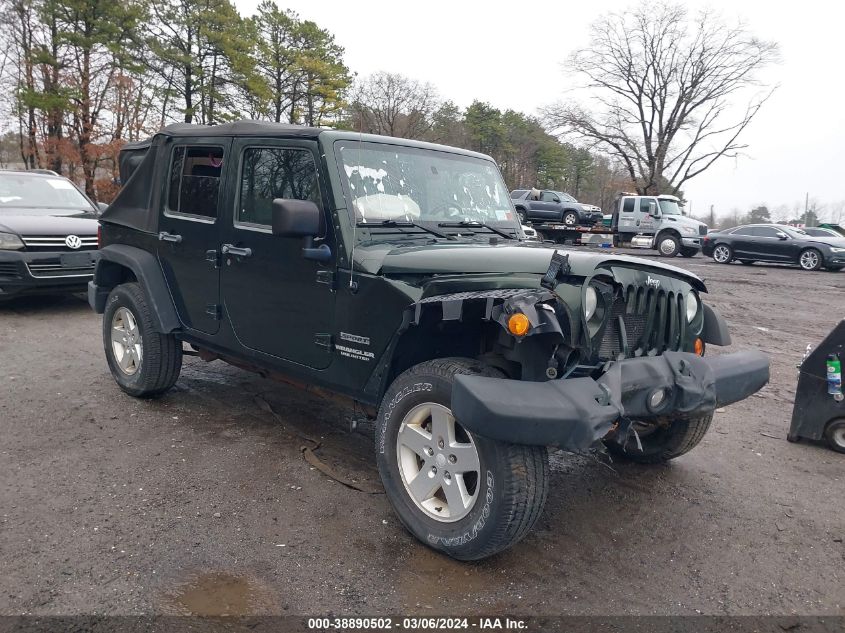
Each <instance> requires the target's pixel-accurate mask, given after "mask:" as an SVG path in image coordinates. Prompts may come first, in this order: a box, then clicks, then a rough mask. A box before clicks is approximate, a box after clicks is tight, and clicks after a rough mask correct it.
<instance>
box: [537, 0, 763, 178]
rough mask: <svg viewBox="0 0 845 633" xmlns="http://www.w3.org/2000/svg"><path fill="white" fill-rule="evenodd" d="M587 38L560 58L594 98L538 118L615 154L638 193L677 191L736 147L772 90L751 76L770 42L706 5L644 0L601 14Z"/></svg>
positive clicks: (755, 74) (738, 148) (759, 66)
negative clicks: (693, 8) (690, 7)
mask: <svg viewBox="0 0 845 633" xmlns="http://www.w3.org/2000/svg"><path fill="white" fill-rule="evenodd" d="M590 42H592V43H591V44H590V45H589V46H588V47H586V48H584V49H582V50H579V51H577V52H575V53H574V54H573V55H572V56H571V58H570V59H569V62H568V67H569V69H570V71H571V72H573V73H574V74H575V75H577V76H581V77H583V78H584V79H585V82H584V84H583V86H581V87H582V88H584V89H587V90H589V93H590V101H591V104H593V106H597V107H591V108H590V109H587V108H585V107H583V106H580V105H578V104H576V103H565V104H560V105H557V106H553V107H551V108H549V109H547V111H546V118H547V122H548V124H549V125H550V126H551V127H552V128H553V129H556V130H558V131H560V132H562V133H564V134H569V135H570V136H571V137H573V138H575V139H580V140H581V141H586V142H587V143H588V144H589V145H591V146H593V147H597V148H600V149H602V150H604V151H607V152H608V153H609V154H611V155H612V156H615V157H616V158H618V159H619V160H620V161H621V162H622V164H623V165H624V166H625V169H626V171H627V172H628V174H629V176H630V177H631V180H632V181H633V182H634V183H635V184H636V187H637V190H638V191H639V193H641V194H647V193H652V194H653V193H662V192H666V193H678V192H679V191H680V190H681V188H682V187H683V185H684V183H685V182H686V181H687V180H689V179H691V178H694V177H695V176H697V175H699V174H700V173H702V172H703V171H705V170H706V169H707V168H709V167H710V166H711V165H712V164H713V163H714V162H715V161H716V160H717V159H719V158H720V157H722V156H731V157H736V156H738V155H739V153H740V151H741V150H743V149H744V148H746V147H747V145H744V144H742V143H740V142H739V140H738V139H739V136H740V134H741V133H742V131H743V130H744V129H745V128H746V127H747V126H748V124H749V123H751V121H752V119H753V118H754V117H755V115H756V114H757V113H758V112H759V111H760V108H761V107H762V105H763V104H764V103H765V102H766V100H767V99H768V98H769V97H770V96H771V94H772V92H773V90H774V88H764V87H763V85H762V84H761V83H760V82H759V81H758V75H759V71H760V70H762V69H763V68H765V67H766V66H768V65H769V64H770V63H772V62H774V61H776V60H777V58H778V47H777V44H775V43H773V42H765V41H761V40H759V39H757V38H755V37H753V36H752V35H751V34H750V33H748V31H747V30H746V29H745V27H744V26H743V25H742V24H739V25H737V26H734V27H729V26H728V25H726V24H725V23H724V22H723V21H722V20H721V19H720V18H719V17H718V16H717V15H714V14H712V13H710V12H708V11H702V12H701V13H698V14H697V15H695V16H693V17H690V16H689V15H688V13H687V11H686V9H685V8H684V7H683V6H681V5H672V4H659V5H657V6H655V5H654V4H653V3H648V4H646V3H643V4H641V5H639V7H637V8H635V9H634V10H632V11H630V12H626V13H624V14H617V13H611V14H608V15H606V16H603V17H602V18H600V19H599V20H598V21H596V22H595V23H594V24H593V26H592V29H591V34H590ZM748 93H753V94H748ZM740 103H742V104H744V105H741V106H740V105H739V104H740Z"/></svg>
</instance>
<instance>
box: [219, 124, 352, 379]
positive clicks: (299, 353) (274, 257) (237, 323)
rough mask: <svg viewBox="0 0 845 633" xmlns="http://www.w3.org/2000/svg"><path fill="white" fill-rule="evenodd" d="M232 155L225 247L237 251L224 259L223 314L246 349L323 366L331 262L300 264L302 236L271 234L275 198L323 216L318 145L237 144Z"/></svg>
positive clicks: (327, 235)
mask: <svg viewBox="0 0 845 633" xmlns="http://www.w3.org/2000/svg"><path fill="white" fill-rule="evenodd" d="M232 154H233V156H235V157H237V158H236V160H237V163H238V171H237V174H236V178H235V179H234V180H235V183H236V184H235V187H234V188H235V191H234V196H233V198H232V199H233V200H234V208H233V209H231V208H230V209H228V211H227V217H226V219H225V222H224V224H225V227H224V230H223V243H224V244H223V245H228V248H229V249H237V250H235V251H232V252H233V253H234V254H230V255H226V254H223V255H222V271H223V272H222V280H221V285H222V295H223V303H224V306H225V313H226V315H227V317H228V319H229V320H230V322H231V324H232V328H233V330H234V332H235V335H236V336H237V338H238V340H239V341H240V343H241V344H242V345H243V346H244V347H247V348H249V349H252V350H256V351H259V352H263V353H265V354H269V355H271V356H275V357H277V358H280V359H284V360H288V361H291V362H294V363H297V364H299V365H304V366H306V367H310V368H314V369H323V368H325V367H328V365H329V363H330V362H331V358H332V356H331V345H330V337H331V333H332V329H333V325H334V304H335V296H336V293H335V292H334V288H333V281H334V276H335V261H334V260H332V261H330V262H316V261H314V260H309V259H305V258H304V257H303V256H302V247H303V239H302V238H297V237H278V236H275V235H273V233H272V230H271V223H272V205H273V200H274V199H275V198H291V199H298V200H311V201H313V202H315V203H316V204H317V206H318V207H320V209H321V210H322V211H323V213H324V214H325V213H327V210H328V209H329V201H328V198H327V196H326V192H327V191H328V189H327V186H326V184H325V182H326V181H325V179H324V178H323V177H321V175H320V171H319V168H318V165H319V164H320V161H319V154H318V151H317V143H316V141H311V140H305V139H274V138H271V139H254V138H253V139H238V140H236V141H235V143H234V145H233V147H232ZM326 219H327V218H326ZM323 224H324V225H325V227H326V228H325V229H324V230H325V232H324V235H322V236H320V238H321V240H320V242H319V243H324V244H327V245H328V246H329V247H330V248H331V250H332V253H337V247H336V243H335V241H334V234H333V232H332V231H331V224H332V223H331V222H328V221H325V222H324V223H323ZM221 246H222V245H221ZM221 250H222V248H221ZM237 253H242V254H237Z"/></svg>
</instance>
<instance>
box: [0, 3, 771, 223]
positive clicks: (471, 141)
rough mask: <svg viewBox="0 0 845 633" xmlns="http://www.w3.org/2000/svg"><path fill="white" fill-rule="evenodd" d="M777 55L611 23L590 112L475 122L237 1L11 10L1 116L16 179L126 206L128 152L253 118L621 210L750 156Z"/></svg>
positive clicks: (666, 12)
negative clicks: (402, 141)
mask: <svg viewBox="0 0 845 633" xmlns="http://www.w3.org/2000/svg"><path fill="white" fill-rule="evenodd" d="M777 55H778V48H777V45H776V44H774V43H771V42H766V41H763V40H759V39H757V38H755V37H753V36H752V35H751V34H750V33H749V32H748V31H747V30H746V29H745V27H744V26H743V25H741V24H740V25H739V26H736V27H731V26H729V25H726V24H725V23H724V22H722V21H721V20H720V19H719V18H718V16H714V15H712V14H710V13H708V12H706V11H705V12H703V13H700V14H697V15H694V16H690V15H688V11H687V9H686V8H684V7H683V6H682V5H672V4H660V5H659V6H657V7H655V6H653V3H645V2H643V3H642V4H641V5H640V6H639V7H636V8H633V9H631V10H629V11H626V12H625V13H624V14H613V13H610V14H607V15H604V16H601V17H599V18H598V19H597V20H596V22H595V23H594V25H593V27H592V31H591V37H590V39H589V43H588V44H587V46H586V47H585V48H582V49H580V50H578V51H576V52H575V53H573V55H572V56H571V58H570V61H569V65H568V67H569V71H570V73H571V74H572V75H573V76H574V77H576V78H578V77H580V79H581V80H582V84H581V86H580V87H581V88H583V89H585V90H586V91H587V97H588V103H589V105H588V106H587V105H584V104H583V102H582V103H579V102H577V101H569V102H564V103H558V104H556V105H554V106H550V107H549V108H546V109H545V110H543V111H541V112H540V114H539V115H537V116H532V115H528V114H525V113H522V112H518V111H515V110H510V109H508V110H501V109H499V108H496V107H495V106H493V105H492V104H490V103H484V102H481V101H475V102H473V103H472V104H470V105H469V106H468V107H466V108H461V107H459V106H457V105H456V104H455V103H454V102H452V101H450V100H448V99H442V98H441V97H440V96H439V95H438V93H437V90H436V88H435V87H434V86H433V85H431V84H429V83H424V82H420V81H417V80H415V79H413V78H409V77H405V76H403V75H400V74H395V73H388V72H377V73H374V74H372V75H370V76H367V77H359V76H357V75H356V73H354V72H353V70H352V69H350V68H349V67H348V66H347V64H346V62H345V59H344V56H345V51H344V49H343V47H342V46H340V45H339V44H338V43H337V41H336V40H335V37H334V35H333V34H332V33H331V32H330V31H329V30H327V29H325V28H323V27H321V26H320V25H318V24H316V23H315V22H313V21H310V20H306V19H303V18H301V17H300V16H298V15H297V14H296V13H294V12H292V11H289V10H285V9H283V8H280V7H279V6H278V5H277V4H276V3H275V0H262V2H261V4H260V5H259V6H258V8H257V10H256V12H255V14H254V15H252V16H242V15H240V14H239V13H238V11H237V9H236V8H235V6H234V5H233V4H232V2H231V0H118V1H117V2H115V1H114V0H0V106H1V107H2V109H3V115H5V117H6V119H7V121H11V122H12V125H11V129H9V126H8V125H7V126H6V129H7V130H8V132H7V133H6V134H5V135H4V136H2V137H0V163H2V162H12V161H8V160H7V159H6V156H8V155H10V154H11V155H13V156H14V157H15V158H16V159H17V160H16V161H14V162H21V163H23V165H24V166H25V167H28V168H46V169H53V170H55V171H57V172H60V173H63V174H65V175H67V176H69V177H70V178H72V179H74V180H76V181H77V182H80V183H84V188H85V191H86V193H88V195H89V196H91V197H92V198H94V199H98V200H109V199H110V198H111V196H112V195H113V194H114V192H115V191H116V188H117V184H116V182H117V161H116V157H117V153H118V151H119V148H120V147H121V146H122V144H124V143H125V142H127V141H133V140H137V139H140V138H143V137H147V136H149V135H151V134H153V133H155V132H156V131H157V130H158V129H160V128H161V127H163V126H164V125H167V124H168V123H171V122H174V121H184V122H187V123H198V124H216V123H222V122H226V121H230V120H235V119H240V118H249V119H262V120H270V121H276V122H282V123H294V124H304V125H313V126H330V127H338V128H344V129H351V130H359V131H361V132H373V133H379V134H387V135H392V136H399V137H406V138H412V139H422V140H428V141H434V142H439V143H445V144H449V145H455V146H458V147H464V148H468V149H473V150H477V151H480V152H483V153H486V154H490V155H491V156H493V158H495V159H496V161H497V162H498V163H499V165H500V167H501V169H502V173H503V176H504V178H505V181H506V183H507V185H508V186H509V187H510V188H511V189H514V188H525V187H534V186H536V187H538V188H542V189H553V190H561V191H566V192H568V193H571V194H572V195H574V196H575V197H576V198H578V199H579V200H581V201H584V202H588V203H592V204H596V205H598V206H600V207H602V208H604V209H609V208H610V204H611V201H612V200H613V198H614V197H615V195H616V193H617V192H619V191H621V190H636V191H638V192H640V193H648V194H657V193H673V194H676V195H679V196H681V197H683V192H682V190H681V188H682V186H683V185H684V184H685V183H686V182H687V181H689V180H690V179H691V178H694V177H695V176H697V175H698V174H700V173H702V172H703V171H705V170H706V169H708V168H709V167H710V166H711V165H712V164H713V163H714V162H715V161H716V160H718V159H720V158H722V157H725V156H728V157H736V156H737V155H739V153H741V151H742V150H743V149H744V148H745V145H744V144H742V143H741V142H740V141H739V140H738V137H739V136H740V134H741V133H742V131H743V130H744V129H745V128H746V127H747V126H748V125H749V124H750V122H751V121H752V119H753V118H754V117H755V115H756V114H757V112H758V111H759V109H760V108H761V107H762V105H763V104H764V103H765V101H766V100H767V99H768V98H769V96H770V94H771V90H769V89H764V90H762V92H758V93H756V94H752V96H751V97H750V101H748V102H747V106H745V107H744V108H740V109H739V110H737V104H738V103H741V102H742V99H743V98H744V97H743V95H744V94H745V93H746V91H748V90H751V91H752V93H753V92H754V91H755V90H756V89H757V88H761V87H762V84H761V83H760V82H759V81H758V73H759V72H760V71H761V70H762V69H764V68H765V67H766V66H768V65H769V64H771V63H773V62H775V61H776V60H777ZM548 96H549V98H550V99H552V98H554V95H548ZM737 111H738V112H739V115H738V116H737V114H736V113H737ZM732 117H734V118H732Z"/></svg>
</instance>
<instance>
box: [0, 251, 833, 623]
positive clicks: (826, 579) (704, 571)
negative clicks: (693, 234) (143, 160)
mask: <svg viewBox="0 0 845 633" xmlns="http://www.w3.org/2000/svg"><path fill="white" fill-rule="evenodd" d="M674 263H676V264H678V265H680V266H683V267H685V268H689V269H690V270H692V271H693V272H695V273H697V274H698V275H700V276H702V277H704V278H705V280H706V281H707V283H708V285H709V288H710V297H709V299H708V301H709V303H710V304H711V305H713V306H714V307H716V308H717V309H719V310H721V312H722V314H723V315H724V316H725V317H726V318H727V320H728V321H729V323H730V325H731V329H732V334H733V337H734V345H733V348H732V349H742V348H761V349H763V350H764V351H766V352H769V353H770V354H771V355H772V382H771V384H770V385H769V386H767V387H766V388H765V389H764V390H763V391H762V392H761V393H760V394H758V395H757V396H755V397H752V398H750V399H749V400H747V401H745V402H742V403H739V404H737V405H734V406H732V407H729V408H728V409H726V410H725V411H724V412H722V413H720V414H718V415H717V418H716V420H715V423H714V426H713V427H712V428H711V431H710V433H709V434H708V435H707V437H706V438H705V439H704V441H703V443H702V444H701V445H700V446H699V447H698V448H697V449H696V450H694V451H693V452H692V453H690V454H689V455H686V456H684V457H682V458H680V459H678V460H677V461H675V462H674V463H672V464H671V465H667V466H659V467H642V466H628V465H620V464H614V465H613V466H612V467H609V466H608V465H605V464H603V463H599V462H598V461H594V460H591V459H586V458H582V457H572V456H568V455H564V454H560V453H558V454H555V455H553V456H552V463H553V480H552V488H551V490H552V491H551V494H550V497H549V501H548V504H547V506H546V511H545V514H544V515H543V517H542V518H541V520H540V522H539V524H538V526H537V528H536V529H535V531H534V532H533V533H532V534H531V535H530V536H529V537H528V538H527V539H526V540H525V541H523V542H522V543H521V544H520V545H518V546H517V547H515V548H514V549H512V550H510V551H508V552H506V553H504V554H502V555H500V556H498V557H496V558H494V559H491V560H487V561H483V562H481V563H476V564H465V563H458V562H454V561H451V560H449V559H447V558H444V557H442V556H439V555H437V554H435V553H433V552H432V551H431V550H429V549H427V548H426V547H424V546H423V545H421V544H419V543H418V542H417V541H416V540H414V539H413V538H412V537H411V536H410V535H408V534H407V533H406V532H405V531H404V529H403V528H402V527H401V525H400V524H399V522H398V520H397V519H396V518H395V517H394V515H393V513H392V512H391V510H390V508H389V506H388V503H387V500H386V499H385V497H384V495H383V494H368V493H365V492H358V491H354V490H351V489H349V488H346V487H344V486H342V485H340V484H339V483H337V482H336V481H333V480H332V479H330V478H329V477H327V476H326V475H324V474H323V473H322V472H320V470H318V469H315V468H314V467H313V466H312V465H310V464H309V463H308V462H307V461H306V460H305V459H304V458H303V454H302V452H301V447H303V446H314V442H320V447H319V449H318V450H317V451H316V455H318V456H319V458H320V459H321V460H322V461H323V462H324V463H326V464H328V465H329V466H330V467H331V468H333V469H334V470H335V471H336V472H337V473H339V474H340V475H341V476H343V477H346V478H350V479H355V480H356V481H358V482H361V484H362V487H366V486H367V485H369V486H372V487H375V488H378V487H379V486H378V478H377V473H376V471H375V468H374V465H373V460H372V442H371V439H370V438H369V437H368V436H367V435H366V432H365V431H360V430H359V431H356V432H349V430H348V424H349V419H350V418H349V415H348V414H347V412H345V411H344V410H342V409H338V408H337V407H336V406H334V405H328V404H326V403H324V402H321V401H319V400H317V399H314V398H313V397H312V396H309V395H308V394H304V393H302V392H299V391H296V390H295V389H292V388H289V387H286V386H284V385H280V384H277V383H274V382H270V381H268V380H264V379H261V378H259V377H257V376H255V375H252V374H249V373H246V372H243V371H241V370H238V369H235V368H232V367H229V366H227V365H224V364H222V363H219V362H217V363H211V364H206V363H204V362H202V361H200V360H199V359H196V358H186V362H185V367H184V369H183V370H182V377H181V379H180V381H179V383H178V384H177V387H176V388H175V389H174V390H173V391H172V392H170V393H169V394H167V395H166V396H165V397H163V398H161V399H158V400H152V401H141V400H134V399H132V398H130V397H128V396H126V395H124V394H123V393H122V392H121V391H119V390H118V388H117V386H116V385H115V384H114V382H113V381H112V379H111V376H110V375H109V373H108V370H107V368H106V363H105V360H104V358H103V352H102V349H101V335H100V317H99V316H98V315H95V314H94V313H93V312H91V311H90V310H89V308H88V306H87V304H86V303H85V302H84V300H83V299H82V298H79V297H70V298H64V299H62V298H40V299H28V300H19V301H16V302H14V303H12V304H5V305H0V384H2V391H0V438H2V442H0V513H2V517H0V521H2V523H0V567H2V573H0V614H4V615H12V614H39V615H49V614H88V613H98V614H153V613H155V614H159V613H161V614H187V613H192V612H193V613H198V614H211V615H213V614H221V613H229V614H296V615H305V614H327V613H335V614H340V613H343V614H368V615H372V614H405V613H415V614H421V615H457V614H463V615H476V614H486V615H489V614H496V613H507V614H515V615H516V614H523V615H529V614H536V615H543V614H546V615H556V614H696V613H706V614H731V615H735V614H814V615H819V614H827V615H833V614H837V615H845V543H843V538H845V512H843V505H842V499H843V496H842V492H843V490H845V455H840V454H837V453H834V452H832V451H830V450H829V449H827V448H824V447H821V446H814V445H809V444H806V443H802V444H790V443H788V442H786V440H785V436H786V431H787V428H788V424H789V418H790V415H791V409H792V402H793V396H794V390H795V382H796V369H795V366H796V364H797V363H798V362H799V361H800V359H801V356H802V354H803V352H804V348H805V347H806V345H807V343H809V342H818V341H819V340H820V339H821V338H823V336H824V335H825V334H826V333H827V332H828V331H829V330H830V329H831V327H832V326H833V325H834V324H835V323H836V322H837V321H838V320H839V319H841V318H843V317H845V273H839V274H836V273H828V272H817V273H807V272H802V271H799V270H797V269H791V268H782V267H777V266H763V265H759V264H758V265H755V266H751V267H748V266H741V265H732V266H720V265H717V264H714V263H713V262H712V261H711V260H707V259H704V258H702V257H700V256H699V257H696V258H694V259H691V260H682V259H678V260H675V262H674ZM713 351H714V353H715V352H716V351H717V350H713Z"/></svg>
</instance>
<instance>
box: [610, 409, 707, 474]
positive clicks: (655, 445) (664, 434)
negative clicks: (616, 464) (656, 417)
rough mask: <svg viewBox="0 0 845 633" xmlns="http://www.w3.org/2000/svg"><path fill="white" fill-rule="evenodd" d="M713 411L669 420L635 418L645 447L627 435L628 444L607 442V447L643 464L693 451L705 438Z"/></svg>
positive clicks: (636, 427)
mask: <svg viewBox="0 0 845 633" xmlns="http://www.w3.org/2000/svg"><path fill="white" fill-rule="evenodd" d="M712 420H713V414H712V413H709V414H707V415H703V416H700V417H691V418H678V419H675V420H670V421H668V422H665V423H663V422H660V423H655V424H645V423H642V422H635V423H634V429H635V430H636V431H637V434H638V435H639V438H640V444H641V445H642V450H641V449H640V447H639V446H637V440H636V439H635V438H633V437H630V438H628V441H627V444H625V446H624V447H623V446H620V445H619V444H618V443H616V442H608V443H607V450H608V452H609V453H611V454H612V455H615V456H617V457H622V458H624V459H627V460H630V461H632V462H637V463H640V464H659V463H662V462H668V461H669V460H671V459H675V458H676V457H680V456H681V455H683V454H684V453H688V452H690V451H691V450H692V449H694V448H695V447H696V446H698V443H699V442H700V441H701V440H702V439H703V438H704V435H705V433H707V429H709V428H710V422H711V421H712Z"/></svg>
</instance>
